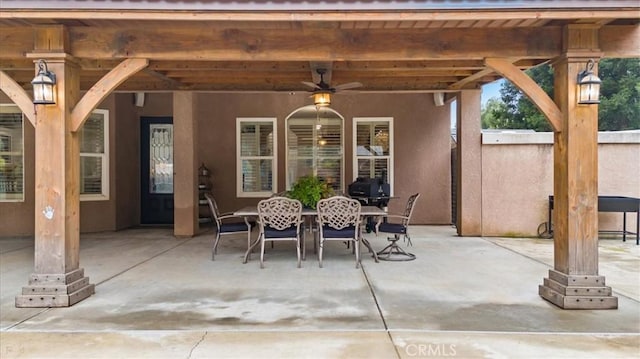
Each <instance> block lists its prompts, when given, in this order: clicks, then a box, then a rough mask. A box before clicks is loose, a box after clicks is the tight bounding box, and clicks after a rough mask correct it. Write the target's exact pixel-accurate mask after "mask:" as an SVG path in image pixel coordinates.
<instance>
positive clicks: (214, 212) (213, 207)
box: [204, 193, 221, 230]
mask: <svg viewBox="0 0 640 359" xmlns="http://www.w3.org/2000/svg"><path fill="white" fill-rule="evenodd" d="M204 198H205V199H206V200H207V204H208V205H209V212H211V220H213V222H214V223H215V224H216V227H217V228H218V230H220V225H221V221H220V211H219V210H218V204H217V203H216V200H215V199H214V198H213V195H212V194H211V193H205V194H204Z"/></svg>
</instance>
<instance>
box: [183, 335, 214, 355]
mask: <svg viewBox="0 0 640 359" xmlns="http://www.w3.org/2000/svg"><path fill="white" fill-rule="evenodd" d="M207 334H209V332H208V331H207V332H204V333H202V336H201V337H200V340H198V341H197V342H196V343H195V344H194V345H193V347H192V348H191V350H189V355H188V356H187V359H191V356H192V355H193V351H194V350H196V348H197V347H198V346H199V345H200V344H201V343H202V342H203V341H204V338H206V337H207Z"/></svg>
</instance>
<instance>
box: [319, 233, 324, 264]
mask: <svg viewBox="0 0 640 359" xmlns="http://www.w3.org/2000/svg"><path fill="white" fill-rule="evenodd" d="M318 247H319V248H318V265H319V266H320V268H322V249H323V248H324V241H323V240H320V245H319V246H318Z"/></svg>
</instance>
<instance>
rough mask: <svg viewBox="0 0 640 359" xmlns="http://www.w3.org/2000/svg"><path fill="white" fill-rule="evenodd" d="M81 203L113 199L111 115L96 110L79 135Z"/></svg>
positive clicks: (105, 111)
mask: <svg viewBox="0 0 640 359" xmlns="http://www.w3.org/2000/svg"><path fill="white" fill-rule="evenodd" d="M78 137H79V140H80V200H81V201H97V200H108V199H109V111H108V110H94V111H93V112H92V113H91V115H89V118H88V119H87V120H86V121H85V123H84V124H83V125H82V127H81V128H80V131H78Z"/></svg>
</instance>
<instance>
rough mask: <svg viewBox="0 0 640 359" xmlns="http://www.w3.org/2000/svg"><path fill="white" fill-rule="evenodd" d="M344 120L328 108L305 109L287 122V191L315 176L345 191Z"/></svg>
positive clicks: (312, 107)
mask: <svg viewBox="0 0 640 359" xmlns="http://www.w3.org/2000/svg"><path fill="white" fill-rule="evenodd" d="M342 124H343V119H342V117H341V116H340V115H339V114H338V113H337V112H335V111H334V110H332V109H330V108H328V107H320V108H316V107H315V106H313V105H311V106H306V107H303V108H301V109H299V110H297V111H296V112H294V113H293V114H292V115H291V116H289V118H288V119H287V189H290V188H291V186H292V185H293V184H294V183H295V182H296V180H297V179H298V178H300V177H303V176H308V175H314V176H318V177H319V178H320V179H321V180H323V181H325V182H326V183H327V184H328V185H329V186H331V187H332V188H333V189H334V190H336V191H342V190H343V181H344V177H343V172H344V171H343V168H344V167H343V166H344V158H343V157H344V151H343V140H342V132H343V131H342V129H343V125H342Z"/></svg>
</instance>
